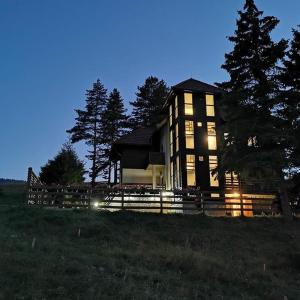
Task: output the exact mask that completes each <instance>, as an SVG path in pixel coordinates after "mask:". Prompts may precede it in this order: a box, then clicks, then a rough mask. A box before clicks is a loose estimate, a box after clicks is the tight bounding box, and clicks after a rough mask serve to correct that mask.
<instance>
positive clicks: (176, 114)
mask: <svg viewBox="0 0 300 300" xmlns="http://www.w3.org/2000/svg"><path fill="white" fill-rule="evenodd" d="M177 118H178V98H177V96H176V97H175V119H177Z"/></svg>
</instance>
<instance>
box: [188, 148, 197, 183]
mask: <svg viewBox="0 0 300 300" xmlns="http://www.w3.org/2000/svg"><path fill="white" fill-rule="evenodd" d="M186 171H187V185H188V186H195V185H196V176H195V155H190V154H188V155H187V156H186Z"/></svg>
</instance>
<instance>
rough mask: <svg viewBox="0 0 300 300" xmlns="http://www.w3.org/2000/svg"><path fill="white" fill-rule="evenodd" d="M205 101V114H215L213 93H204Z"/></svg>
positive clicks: (209, 115)
mask: <svg viewBox="0 0 300 300" xmlns="http://www.w3.org/2000/svg"><path fill="white" fill-rule="evenodd" d="M205 101H206V115H207V116H208V117H214V116H215V100H214V95H209V94H206V95H205Z"/></svg>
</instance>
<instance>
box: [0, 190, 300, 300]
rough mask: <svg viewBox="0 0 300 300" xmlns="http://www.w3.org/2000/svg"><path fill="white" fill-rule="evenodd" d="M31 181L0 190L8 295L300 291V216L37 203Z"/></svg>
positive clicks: (256, 295) (4, 292)
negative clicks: (29, 198)
mask: <svg viewBox="0 0 300 300" xmlns="http://www.w3.org/2000/svg"><path fill="white" fill-rule="evenodd" d="M22 190H23V187H22V186H16V185H15V186H12V185H10V186H7V187H5V188H4V189H3V191H2V196H0V286H1V289H0V299H160V300H162V299H270V300H271V299H274V300H276V299H289V300H290V299H300V224H299V222H294V223H293V224H285V223H284V222H283V221H282V220H281V219H267V218H265V219H264V218H259V219H230V218H219V219H212V218H205V217H200V216H181V215H164V216H160V215H151V214H138V213H104V212H103V213H100V212H94V211H62V210H46V209H32V208H27V207H23V206H22V205H21V203H22V195H21V193H22ZM2 203H5V205H1V204H2ZM8 203H11V204H14V206H11V205H7V204H8ZM18 203H19V204H20V205H19V206H18ZM79 228H80V236H79V235H78V229H79ZM284 296H286V297H287V298H284Z"/></svg>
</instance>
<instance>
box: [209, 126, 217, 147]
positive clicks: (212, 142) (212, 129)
mask: <svg viewBox="0 0 300 300" xmlns="http://www.w3.org/2000/svg"><path fill="white" fill-rule="evenodd" d="M207 144H208V150H217V135H216V123H215V122H207Z"/></svg>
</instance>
